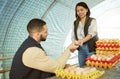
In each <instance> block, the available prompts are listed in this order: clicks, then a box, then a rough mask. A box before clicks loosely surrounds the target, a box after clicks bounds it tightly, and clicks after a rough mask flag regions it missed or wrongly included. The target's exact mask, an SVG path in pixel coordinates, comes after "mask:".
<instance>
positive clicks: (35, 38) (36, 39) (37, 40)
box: [30, 36, 41, 43]
mask: <svg viewBox="0 0 120 79" xmlns="http://www.w3.org/2000/svg"><path fill="white" fill-rule="evenodd" d="M30 37H31V38H33V39H34V40H35V41H36V42H38V43H40V42H41V41H40V39H38V38H37V37H35V36H30Z"/></svg>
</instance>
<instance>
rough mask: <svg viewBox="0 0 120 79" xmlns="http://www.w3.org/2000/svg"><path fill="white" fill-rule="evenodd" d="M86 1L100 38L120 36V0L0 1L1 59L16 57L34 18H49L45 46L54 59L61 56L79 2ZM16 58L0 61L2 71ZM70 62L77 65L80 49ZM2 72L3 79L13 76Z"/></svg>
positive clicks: (69, 35)
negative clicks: (27, 28)
mask: <svg viewBox="0 0 120 79" xmlns="http://www.w3.org/2000/svg"><path fill="white" fill-rule="evenodd" d="M81 1H83V2H86V3H87V4H88V6H89V8H90V10H91V17H94V18H96V20H97V25H98V35H99V38H100V39H120V22H119V21H120V0H0V58H4V57H13V56H14V54H15V52H16V50H17V49H18V48H19V46H20V45H21V43H22V42H23V41H24V40H25V39H26V38H27V37H28V33H27V30H26V26H27V24H28V22H29V21H30V20H31V19H33V18H40V19H43V20H44V21H46V23H47V26H48V33H49V34H48V37H47V40H46V41H45V42H42V43H41V44H42V46H43V47H44V49H45V51H46V52H47V54H48V56H50V57H51V58H52V59H57V58H58V57H59V56H60V55H61V53H62V52H63V51H64V50H65V48H66V47H67V46H68V45H69V44H70V43H71V29H72V27H73V22H74V20H75V5H76V4H77V3H78V2H81ZM11 62H12V59H9V60H3V61H0V70H3V69H6V68H10V67H11ZM67 63H69V64H72V65H73V64H77V63H78V60H77V51H76V52H75V53H73V54H72V55H71V57H70V58H69V60H68V62H67ZM8 74H9V72H7V73H3V74H1V73H0V79H9V76H8Z"/></svg>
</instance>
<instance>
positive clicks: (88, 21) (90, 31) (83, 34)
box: [72, 2, 98, 67]
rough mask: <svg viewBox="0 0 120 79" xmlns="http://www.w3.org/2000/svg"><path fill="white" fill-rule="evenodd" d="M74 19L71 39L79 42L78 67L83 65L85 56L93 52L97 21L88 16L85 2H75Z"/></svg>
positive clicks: (96, 38) (88, 12) (88, 11)
mask: <svg viewBox="0 0 120 79" xmlns="http://www.w3.org/2000/svg"><path fill="white" fill-rule="evenodd" d="M75 14H76V20H75V21H74V29H73V32H72V41H75V40H77V41H78V42H79V45H80V46H79V48H78V60H79V65H80V67H83V66H85V62H86V58H87V57H89V56H91V55H92V54H95V42H96V41H97V40H98V37H97V23H96V20H95V19H94V18H91V17H90V10H89V8H88V6H87V4H86V3H84V2H80V3H77V5H76V8H75Z"/></svg>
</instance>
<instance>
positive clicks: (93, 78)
mask: <svg viewBox="0 0 120 79" xmlns="http://www.w3.org/2000/svg"><path fill="white" fill-rule="evenodd" d="M104 73H105V72H104V71H99V70H96V71H94V72H91V73H89V74H87V75H81V74H74V73H69V72H65V71H64V70H63V69H58V70H56V71H55V74H56V76H57V77H61V78H62V79H98V78H100V77H101V76H102V75H103V74H104Z"/></svg>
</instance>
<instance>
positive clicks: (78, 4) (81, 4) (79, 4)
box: [75, 2, 90, 19]
mask: <svg viewBox="0 0 120 79" xmlns="http://www.w3.org/2000/svg"><path fill="white" fill-rule="evenodd" d="M78 6H82V7H84V8H86V9H88V12H87V14H86V16H88V17H89V16H90V9H89V8H88V6H87V4H86V3H85V2H79V3H77V4H76V7H75V16H76V19H77V18H79V16H78V15H77V7H78Z"/></svg>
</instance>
